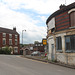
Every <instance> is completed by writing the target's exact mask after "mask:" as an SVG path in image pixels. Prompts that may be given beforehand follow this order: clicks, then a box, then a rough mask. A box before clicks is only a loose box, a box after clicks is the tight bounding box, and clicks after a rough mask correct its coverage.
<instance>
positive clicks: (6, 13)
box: [0, 0, 75, 43]
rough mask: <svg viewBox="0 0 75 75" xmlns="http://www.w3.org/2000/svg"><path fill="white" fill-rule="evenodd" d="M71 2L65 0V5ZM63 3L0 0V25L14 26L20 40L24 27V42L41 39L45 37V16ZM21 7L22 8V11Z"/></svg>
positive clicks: (53, 0) (47, 0)
mask: <svg viewBox="0 0 75 75" xmlns="http://www.w3.org/2000/svg"><path fill="white" fill-rule="evenodd" d="M72 2H75V0H66V5H68V4H70V3H72ZM64 3H65V0H1V1H0V27H5V28H10V29H12V28H13V27H15V26H16V28H17V31H18V32H19V34H20V42H21V40H22V38H21V36H22V30H24V29H26V32H23V34H24V43H33V42H34V41H35V40H38V41H41V40H42V38H44V37H46V32H47V30H46V29H47V28H46V25H45V22H46V19H47V17H48V16H49V15H50V14H51V13H53V12H54V11H56V10H58V9H59V6H60V5H61V4H64ZM21 9H24V10H23V12H22V11H21ZM18 10H19V11H18Z"/></svg>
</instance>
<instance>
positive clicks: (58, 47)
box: [56, 37, 62, 50]
mask: <svg viewBox="0 0 75 75" xmlns="http://www.w3.org/2000/svg"><path fill="white" fill-rule="evenodd" d="M56 48H57V50H62V39H61V37H56Z"/></svg>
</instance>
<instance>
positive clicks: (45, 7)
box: [3, 0, 75, 14]
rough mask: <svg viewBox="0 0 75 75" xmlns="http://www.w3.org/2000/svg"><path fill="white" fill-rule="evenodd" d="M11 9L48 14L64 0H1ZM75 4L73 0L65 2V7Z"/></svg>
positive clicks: (63, 2)
mask: <svg viewBox="0 0 75 75" xmlns="http://www.w3.org/2000/svg"><path fill="white" fill-rule="evenodd" d="M3 2H5V3H7V5H8V6H9V7H11V8H12V9H21V8H24V9H32V10H35V12H37V13H39V14H49V13H52V12H54V11H56V10H57V9H59V6H60V5H61V4H65V0H3ZM72 2H75V0H66V5H68V4H70V3H72Z"/></svg>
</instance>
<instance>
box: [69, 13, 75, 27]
mask: <svg viewBox="0 0 75 75" xmlns="http://www.w3.org/2000/svg"><path fill="white" fill-rule="evenodd" d="M70 24H71V27H73V26H75V12H71V13H70Z"/></svg>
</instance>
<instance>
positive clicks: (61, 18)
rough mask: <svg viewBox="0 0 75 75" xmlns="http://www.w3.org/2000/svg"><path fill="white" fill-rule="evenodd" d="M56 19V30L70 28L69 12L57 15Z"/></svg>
mask: <svg viewBox="0 0 75 75" xmlns="http://www.w3.org/2000/svg"><path fill="white" fill-rule="evenodd" d="M55 21H56V31H61V30H65V29H68V28H69V27H70V21H69V14H68V12H63V13H62V14H59V15H57V16H56V17H55Z"/></svg>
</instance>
